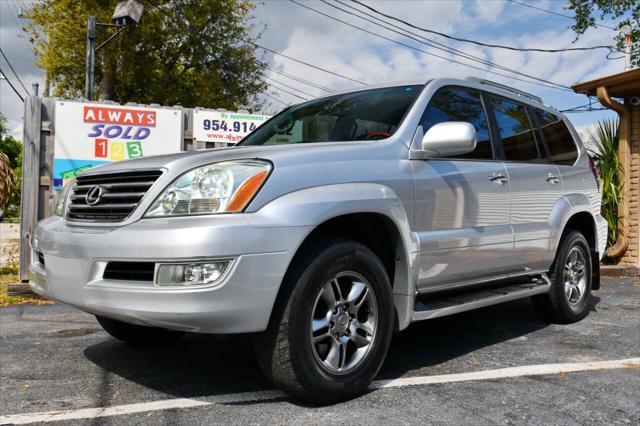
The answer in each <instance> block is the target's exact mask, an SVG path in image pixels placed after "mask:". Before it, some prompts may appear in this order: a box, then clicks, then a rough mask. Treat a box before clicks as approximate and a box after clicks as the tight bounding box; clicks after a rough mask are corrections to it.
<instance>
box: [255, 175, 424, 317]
mask: <svg viewBox="0 0 640 426" xmlns="http://www.w3.org/2000/svg"><path fill="white" fill-rule="evenodd" d="M356 213H375V214H380V215H382V216H384V217H386V218H387V219H388V220H390V221H391V222H392V223H393V224H394V225H395V227H396V229H397V231H398V234H399V236H400V240H401V243H402V247H401V248H400V249H399V250H401V251H402V253H401V254H400V258H399V261H398V265H399V268H397V269H396V276H395V277H392V279H394V287H393V292H394V304H395V307H396V312H397V314H398V327H399V329H404V328H406V327H407V326H408V325H409V323H410V321H411V314H412V312H413V307H414V306H413V305H414V297H415V283H416V280H417V274H418V260H417V259H418V255H417V254H418V251H419V246H418V240H417V239H416V238H414V234H413V233H412V232H411V226H410V221H409V215H408V214H407V212H406V209H405V205H404V204H403V203H402V201H401V200H400V198H399V197H398V196H397V195H396V193H395V192H394V191H393V190H392V189H391V188H389V187H388V186H385V185H381V184H375V183H344V184H334V185H326V186H318V187H313V188H306V189H302V190H299V191H295V192H291V193H289V194H286V195H283V196H281V197H279V198H277V199H275V200H273V201H271V202H270V203H268V204H267V205H265V206H264V207H262V208H261V209H260V210H259V211H258V212H256V213H255V214H250V215H247V217H248V218H249V220H250V221H251V224H252V225H253V226H255V227H257V228H260V227H271V226H275V227H287V226H289V227H306V228H307V229H308V230H309V232H308V234H307V236H308V235H309V234H310V233H311V232H312V231H313V229H315V228H316V227H317V226H319V225H321V224H322V223H324V222H326V221H328V220H330V219H333V218H336V217H339V216H344V215H348V214H356ZM305 238H306V237H305ZM303 241H304V240H303ZM303 241H301V242H300V244H302V242H303ZM400 265H402V266H401V267H400Z"/></svg>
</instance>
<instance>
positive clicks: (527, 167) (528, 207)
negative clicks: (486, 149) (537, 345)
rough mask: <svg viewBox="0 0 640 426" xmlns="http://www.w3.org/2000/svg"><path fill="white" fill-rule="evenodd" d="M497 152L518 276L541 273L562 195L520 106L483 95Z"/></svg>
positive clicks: (529, 118)
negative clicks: (508, 194) (492, 122)
mask: <svg viewBox="0 0 640 426" xmlns="http://www.w3.org/2000/svg"><path fill="white" fill-rule="evenodd" d="M489 99H490V104H491V110H492V113H493V116H494V118H495V123H496V133H497V138H498V139H499V142H500V151H501V155H502V158H503V159H504V164H505V166H506V169H507V174H508V178H509V183H510V185H511V202H510V205H511V210H510V216H509V222H510V223H511V225H512V226H513V231H514V250H515V256H516V257H517V258H518V259H519V261H520V265H519V269H520V272H537V271H544V270H547V269H548V267H549V265H550V263H551V260H552V259H553V255H554V253H553V247H554V245H553V240H552V239H553V237H554V236H555V235H554V233H555V232H556V231H555V229H554V228H553V227H552V226H551V224H550V221H549V219H550V215H551V211H552V210H553V207H554V206H555V204H556V202H557V201H558V200H559V199H560V198H561V197H562V196H563V193H562V178H561V175H560V172H559V170H558V168H557V167H556V166H555V165H554V164H553V163H552V162H551V161H550V160H549V158H548V155H547V152H546V150H545V148H544V146H543V144H542V141H541V140H539V139H540V137H539V135H538V133H537V132H536V130H535V123H536V120H535V117H534V116H533V112H532V110H531V109H530V108H529V107H527V106H526V105H525V104H522V103H519V102H516V101H514V100H511V99H507V98H503V97H500V96H497V95H493V94H492V95H489Z"/></svg>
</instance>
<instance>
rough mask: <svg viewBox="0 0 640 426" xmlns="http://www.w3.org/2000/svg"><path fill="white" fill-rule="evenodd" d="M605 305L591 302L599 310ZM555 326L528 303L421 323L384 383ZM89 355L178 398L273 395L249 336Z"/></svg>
mask: <svg viewBox="0 0 640 426" xmlns="http://www.w3.org/2000/svg"><path fill="white" fill-rule="evenodd" d="M599 300H600V299H599V298H598V297H592V307H591V309H592V310H595V307H596V305H597V303H598V302H599ZM549 324H550V323H549V322H547V321H544V320H542V319H540V317H539V316H538V315H537V314H536V312H535V309H534V308H533V305H532V304H531V302H530V301H529V300H528V299H525V300H519V301H515V302H511V303H505V304H502V305H497V306H492V307H488V308H484V309H480V310H477V311H471V312H467V313H463V314H458V315H454V316H450V317H445V318H439V319H434V320H430V321H424V322H419V323H416V324H413V325H411V326H410V327H409V328H408V329H407V330H405V331H403V332H401V333H398V334H397V335H396V336H395V337H394V339H393V341H392V343H391V348H390V351H389V355H388V357H387V360H386V362H385V365H384V366H383V368H382V371H381V372H380V374H379V375H378V377H377V379H391V378H397V377H401V376H403V375H405V374H406V373H407V372H410V371H414V370H419V369H425V368H429V367H435V366H437V365H439V364H442V363H444V362H447V361H451V360H454V359H456V358H459V357H464V356H468V355H470V354H473V352H474V351H477V350H479V349H481V348H484V347H487V346H491V345H495V344H497V343H501V342H505V341H508V340H511V339H516V338H518V337H522V336H527V335H528V334H531V333H533V332H535V331H537V330H541V329H543V328H545V327H548V326H549ZM84 355H85V356H86V358H87V359H88V360H89V361H90V362H92V363H94V364H95V365H97V366H99V367H101V368H102V369H104V370H105V373H111V374H115V375H117V376H120V377H122V378H124V379H125V380H128V381H131V382H134V383H137V384H139V385H141V386H144V387H146V388H149V389H152V390H155V391H158V392H163V393H165V394H168V395H173V396H175V397H181V398H190V397H191V398H193V397H206V396H214V395H222V394H228V393H235V392H249V391H259V390H266V389H271V388H272V385H271V384H269V383H268V381H267V380H266V379H265V377H264V376H263V374H262V372H261V371H260V368H259V366H258V363H257V361H256V359H255V357H254V355H253V348H252V344H251V339H250V337H249V336H210V335H200V334H188V335H187V336H186V337H185V338H184V339H182V340H180V341H179V342H177V343H175V344H172V345H167V346H157V347H135V346H129V345H126V344H124V343H121V342H118V341H116V340H114V339H112V338H107V339H105V340H104V341H102V342H100V343H98V344H95V345H92V346H89V347H87V348H86V349H85V350H84ZM420 374H430V372H429V371H428V370H427V371H424V372H421V373H420ZM432 374H442V373H438V372H433V373H432ZM108 375H109V374H105V375H104V377H105V380H109V379H108ZM108 388H109V387H108V386H106V387H105V391H106V392H108ZM105 397H106V399H107V400H108V399H109V397H108V396H105ZM291 402H293V403H295V404H298V402H296V401H291Z"/></svg>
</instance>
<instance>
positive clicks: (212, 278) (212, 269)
mask: <svg viewBox="0 0 640 426" xmlns="http://www.w3.org/2000/svg"><path fill="white" fill-rule="evenodd" d="M230 264H231V261H230V260H221V261H217V262H207V263H163V264H160V265H158V270H157V272H156V279H155V281H156V285H159V286H189V285H212V284H215V283H217V282H218V281H220V280H221V279H222V277H223V276H224V273H225V272H226V271H227V269H228V268H229V265H230Z"/></svg>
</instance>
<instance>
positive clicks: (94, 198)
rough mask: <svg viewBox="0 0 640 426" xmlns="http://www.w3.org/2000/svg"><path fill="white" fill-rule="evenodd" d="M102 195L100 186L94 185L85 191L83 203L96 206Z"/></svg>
mask: <svg viewBox="0 0 640 426" xmlns="http://www.w3.org/2000/svg"><path fill="white" fill-rule="evenodd" d="M103 195H104V188H103V187H101V186H100V185H94V186H92V187H91V188H89V191H87V194H86V195H85V196H84V201H86V203H87V204H88V205H90V206H93V205H95V204H98V202H99V201H100V198H102V196H103Z"/></svg>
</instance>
